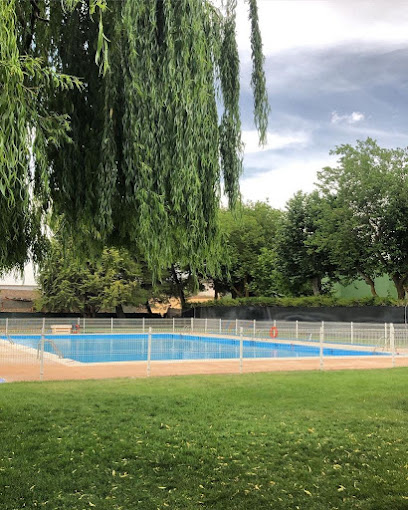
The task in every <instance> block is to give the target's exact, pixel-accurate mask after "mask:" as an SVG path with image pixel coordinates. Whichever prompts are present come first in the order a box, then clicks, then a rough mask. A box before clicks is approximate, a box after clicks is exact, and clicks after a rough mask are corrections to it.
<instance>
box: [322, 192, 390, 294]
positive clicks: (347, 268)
mask: <svg viewBox="0 0 408 510" xmlns="http://www.w3.org/2000/svg"><path fill="white" fill-rule="evenodd" d="M316 223H317V225H318V230H317V232H316V235H315V237H314V238H313V243H312V244H313V246H314V247H315V249H316V250H320V251H324V252H325V253H327V254H328V256H329V258H330V261H331V262H332V263H333V265H334V266H335V272H336V274H337V275H338V276H339V278H340V279H341V281H342V283H351V282H353V281H355V280H363V281H364V282H365V283H367V285H369V287H370V291H371V294H372V296H374V297H376V296H377V291H376V289H375V278H376V277H377V276H379V275H380V270H379V264H378V262H377V259H376V257H375V255H374V252H373V247H372V245H371V243H367V242H365V241H364V240H363V238H362V236H361V225H360V221H359V219H358V218H357V217H356V216H355V215H354V214H353V213H352V211H351V210H350V209H349V208H348V207H346V206H345V204H344V203H342V202H341V201H340V200H339V198H338V197H337V196H331V195H330V194H328V195H325V199H324V200H323V201H322V207H321V214H320V215H319V217H318V218H316Z"/></svg>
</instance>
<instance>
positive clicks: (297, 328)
mask: <svg viewBox="0 0 408 510" xmlns="http://www.w3.org/2000/svg"><path fill="white" fill-rule="evenodd" d="M295 337H296V340H297V339H298V338H299V321H296V333H295Z"/></svg>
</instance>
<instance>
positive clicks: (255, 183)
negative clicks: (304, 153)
mask: <svg viewBox="0 0 408 510" xmlns="http://www.w3.org/2000/svg"><path fill="white" fill-rule="evenodd" d="M335 161H336V157H334V156H327V157H321V158H315V159H309V160H306V161H304V160H297V161H294V162H292V163H289V164H286V165H284V166H281V167H279V168H277V169H275V170H271V171H269V172H264V173H261V174H257V175H255V176H253V177H248V178H245V177H243V178H242V179H241V192H242V195H243V198H244V200H252V201H256V200H263V201H264V200H266V199H269V203H270V205H271V206H272V207H276V208H280V209H283V208H284V207H285V204H286V202H287V201H288V200H289V198H291V197H292V196H293V194H294V193H296V192H297V191H304V192H306V193H309V192H311V191H313V189H315V185H314V183H315V182H316V180H317V172H318V171H319V170H321V169H322V168H323V167H325V166H328V165H333V164H334V163H335Z"/></svg>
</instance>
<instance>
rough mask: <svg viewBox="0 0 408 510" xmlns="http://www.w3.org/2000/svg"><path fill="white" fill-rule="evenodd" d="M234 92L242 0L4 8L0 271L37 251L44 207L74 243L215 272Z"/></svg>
mask: <svg viewBox="0 0 408 510" xmlns="http://www.w3.org/2000/svg"><path fill="white" fill-rule="evenodd" d="M247 7H248V13H249V18H250V23H251V46H252V57H253V73H252V80H251V83H252V87H253V90H254V118H255V124H256V126H257V128H258V130H259V134H260V142H261V143H264V142H265V140H266V131H267V124H268V114H269V105H268V100H267V93H266V85H265V75H264V71H263V61H264V58H263V55H262V42H261V36H260V31H259V18H258V10H257V2H256V0H247ZM239 92H240V83H239V56H238V48H237V41H236V0H224V1H223V2H221V5H218V6H216V5H214V3H213V2H212V1H210V0H90V1H85V0H83V1H81V0H63V1H62V2H56V1H54V0H18V1H17V0H1V2H0V222H1V224H0V227H1V228H2V234H1V235H2V240H1V242H0V270H1V269H3V270H4V269H9V268H11V267H15V266H16V265H17V266H21V264H23V263H24V261H25V260H26V259H27V256H28V255H30V254H31V255H32V254H34V255H36V254H37V255H38V254H39V253H40V252H41V244H42V243H41V239H42V235H41V228H42V226H43V225H44V221H45V215H46V214H48V215H49V213H50V212H52V214H53V215H54V216H57V217H59V218H61V216H63V218H64V226H65V228H66V229H67V231H68V232H69V233H70V234H71V235H73V236H74V237H75V238H76V239H77V243H78V245H79V244H83V243H86V244H89V243H93V244H95V243H96V244H98V243H99V244H100V245H102V244H104V243H109V244H115V245H126V246H127V247H130V248H131V247H132V246H133V245H134V246H137V249H138V251H139V252H141V253H142V254H143V257H144V258H145V259H146V260H147V261H148V263H149V264H150V266H151V267H153V268H160V267H166V266H169V265H170V264H171V263H173V262H175V261H178V262H179V263H180V264H182V265H184V264H189V266H190V267H191V268H192V269H193V270H195V269H198V268H202V267H203V266H204V265H205V267H206V268H207V269H210V270H211V268H214V267H215V266H216V265H217V263H218V253H217V251H218V250H217V248H218V239H219V236H218V227H217V213H218V209H219V201H220V195H221V192H220V182H221V181H222V180H223V182H224V189H225V193H226V195H227V197H228V200H229V203H230V206H231V207H234V206H235V205H236V203H237V202H238V201H239V198H240V193H239V176H240V174H241V170H242V142H241V121H240V112H239Z"/></svg>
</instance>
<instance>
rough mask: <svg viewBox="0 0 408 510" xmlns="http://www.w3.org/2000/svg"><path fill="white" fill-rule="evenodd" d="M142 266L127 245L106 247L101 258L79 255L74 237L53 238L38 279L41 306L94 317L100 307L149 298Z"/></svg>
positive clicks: (38, 306) (110, 306) (121, 304)
mask: <svg viewBox="0 0 408 510" xmlns="http://www.w3.org/2000/svg"><path fill="white" fill-rule="evenodd" d="M142 276H143V272H142V268H141V266H140V265H139V264H138V263H137V262H136V261H135V260H134V258H133V257H132V256H131V255H130V254H129V252H127V250H125V249H123V248H122V249H117V248H105V249H104V250H103V251H102V253H101V255H100V257H98V258H97V259H89V260H84V259H83V258H78V256H77V253H76V250H75V243H74V242H73V240H69V241H68V242H67V241H65V242H64V243H60V242H58V241H57V240H55V239H54V240H53V241H52V242H51V249H50V250H49V251H48V253H47V257H46V258H45V260H44V263H43V264H41V267H40V275H39V279H38V283H39V289H40V293H41V297H40V299H39V300H38V302H37V308H39V309H41V310H46V311H48V312H77V313H81V314H83V315H85V316H88V317H94V316H95V314H96V313H97V312H98V311H100V310H107V309H112V308H113V309H116V313H117V314H118V315H119V316H120V315H121V314H123V310H122V306H123V305H139V304H141V303H144V302H145V301H146V300H147V293H146V291H145V290H144V289H143V288H142V283H143V278H142Z"/></svg>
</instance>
